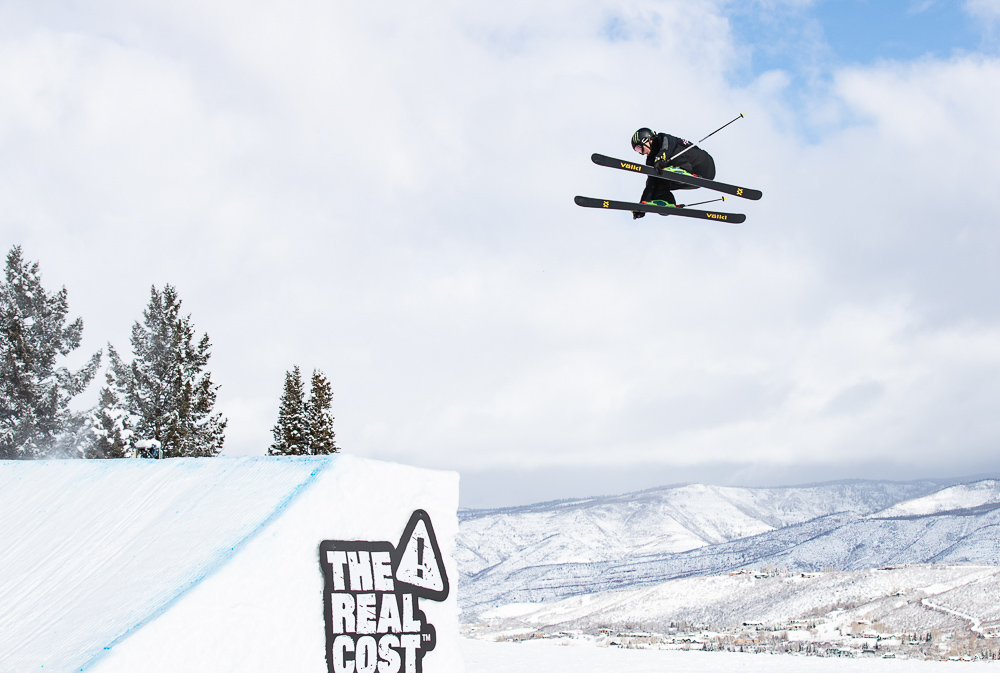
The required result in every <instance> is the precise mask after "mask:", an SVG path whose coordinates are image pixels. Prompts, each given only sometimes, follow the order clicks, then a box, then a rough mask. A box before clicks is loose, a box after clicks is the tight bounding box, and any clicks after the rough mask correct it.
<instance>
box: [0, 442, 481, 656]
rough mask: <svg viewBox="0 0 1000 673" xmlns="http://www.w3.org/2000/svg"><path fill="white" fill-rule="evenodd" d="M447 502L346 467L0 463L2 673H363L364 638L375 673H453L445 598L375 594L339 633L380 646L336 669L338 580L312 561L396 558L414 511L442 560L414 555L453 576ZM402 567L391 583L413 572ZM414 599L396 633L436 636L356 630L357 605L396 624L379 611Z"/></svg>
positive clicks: (431, 492) (430, 491)
mask: <svg viewBox="0 0 1000 673" xmlns="http://www.w3.org/2000/svg"><path fill="white" fill-rule="evenodd" d="M457 505H458V476H457V475H456V474H454V473H443V472H435V471H430V470H422V469H416V468H410V467H405V466H401V465H395V464H391V463H381V462H377V461H370V460H364V459H359V458H353V457H349V456H332V457H323V458H295V459H289V458H212V459H204V458H201V459H174V460H163V461H140V460H119V461H111V460H108V461H38V462H27V461H26V462H21V461H16V462H0V511H2V512H3V517H2V518H0V542H2V545H0V671H27V670H44V671H80V670H88V671H96V672H99V673H110V672H116V671H135V670H143V671H147V672H156V671H178V670H183V671H213V672H214V671H220V670H240V671H248V672H249V671H277V670H289V671H291V670H294V671H303V672H309V671H315V672H317V673H323V672H325V671H328V670H329V668H328V667H329V666H331V665H333V663H336V664H337V665H338V666H340V667H341V669H342V671H346V672H347V673H367V669H368V668H370V667H371V666H372V664H373V663H376V662H377V661H378V657H377V655H378V651H377V649H375V648H374V646H373V647H368V644H369V642H368V639H369V638H370V639H371V640H372V642H375V639H377V638H378V639H382V638H385V636H388V638H387V644H385V645H384V648H388V649H384V648H383V650H382V652H383V654H388V655H389V656H388V657H384V658H383V660H382V661H383V670H391V669H392V667H393V666H394V665H395V666H398V667H399V668H400V673H405V670H406V669H408V668H410V667H411V666H413V667H414V669H415V670H416V671H420V670H421V669H423V671H424V672H425V673H435V672H436V671H449V672H450V671H460V670H461V659H460V655H459V653H458V644H457V636H458V616H457V607H456V602H455V595H454V590H452V591H451V592H449V593H447V595H445V592H441V591H437V592H436V593H435V592H433V591H431V593H426V591H425V592H424V593H421V591H422V588H421V587H420V586H417V587H412V586H409V585H407V584H405V583H397V584H398V586H396V587H395V590H396V592H397V594H399V596H398V597H394V598H393V599H392V600H391V601H390V600H388V599H387V597H388V596H396V594H388V593H376V592H374V591H372V590H371V589H370V588H369V589H368V590H369V591H370V592H371V593H373V594H375V597H376V599H377V600H376V599H365V598H362V599H360V600H359V601H358V603H359V605H358V610H359V612H358V619H357V620H355V621H352V622H351V623H350V624H347V623H346V622H344V621H343V620H342V621H341V623H340V629H341V631H344V629H345V626H350V627H352V628H354V630H357V629H358V628H362V629H364V628H365V627H366V624H369V623H370V624H372V631H375V629H376V628H378V627H382V628H383V630H384V631H388V633H375V632H373V633H372V634H371V636H358V635H356V634H355V635H352V636H351V638H353V639H354V641H359V642H360V647H359V648H358V651H357V652H354V651H353V650H354V648H353V645H352V643H353V642H354V641H352V642H351V643H346V644H345V643H341V644H340V649H339V653H338V655H337V657H335V659H336V661H328V658H329V655H330V650H329V647H328V645H329V643H330V641H331V635H330V634H329V633H328V629H329V628H330V624H329V621H330V620H329V614H328V613H327V614H325V610H324V601H326V602H327V603H329V594H330V591H331V590H332V573H333V572H334V571H333V570H332V566H331V565H330V563H328V562H327V563H326V564H325V565H323V564H322V561H325V560H326V559H321V554H320V546H321V544H324V543H327V544H328V546H329V545H331V544H332V545H336V544H338V541H362V542H366V543H367V542H371V543H378V544H383V543H387V544H389V547H386V548H387V549H391V548H393V545H396V546H398V544H400V543H403V542H404V540H402V539H401V535H402V534H403V533H404V532H405V531H404V528H405V527H407V525H408V522H410V520H411V517H413V516H414V512H415V511H422V512H424V514H423V515H422V516H423V517H424V519H425V520H426V521H427V522H432V523H429V525H427V526H424V525H421V526H419V527H418V528H419V531H418V533H419V535H422V536H424V537H427V535H428V534H429V535H431V536H433V537H434V538H435V539H434V543H435V545H434V548H433V549H432V548H431V546H430V545H429V544H428V545H425V544H424V540H423V539H420V540H417V539H414V540H412V541H411V542H412V544H411V547H413V548H414V549H417V548H418V547H419V551H420V561H421V562H422V563H424V564H425V566H422V567H426V568H427V569H428V573H426V575H427V576H430V575H433V574H434V573H437V574H438V575H441V574H443V575H444V576H445V577H446V578H455V577H456V576H457V573H456V570H455V568H454V565H453V562H452V551H453V546H454V538H455V534H456V532H457V526H458V523H457V517H456V511H457ZM428 528H429V529H430V531H428ZM421 531H422V532H421ZM331 541H332V542H331ZM417 543H419V545H418V544H417ZM402 551H403V550H400V554H402ZM411 557H412V554H411ZM358 558H362V559H365V560H366V562H367V563H369V564H370V565H369V568H370V567H372V566H371V563H372V561H371V557H365V556H361V557H359V556H355V557H354V560H357V559H358ZM399 559H400V555H394V556H393V557H392V561H393V564H394V565H393V567H392V569H393V570H395V565H398V564H399V563H402V564H403V565H405V564H406V563H409V564H410V566H413V563H415V560H413V559H412V558H411V560H410V561H406V560H405V559H404V560H402V561H400V560H399ZM387 563H388V561H387ZM438 563H439V565H435V564H438ZM374 567H375V569H376V572H377V571H378V570H379V568H380V566H378V565H377V564H376V565H374ZM388 567H389V566H385V568H382V569H383V570H385V572H386V573H387V572H389V570H386V568H388ZM432 569H433V570H432ZM342 570H343V573H345V574H346V573H347V572H348V570H351V571H352V572H353V571H354V570H356V568H355V566H352V567H351V568H350V569H348V568H347V566H346V565H345V566H344V567H343V569H342ZM408 572H410V573H411V574H412V575H414V577H416V575H417V574H420V575H424V574H425V573H423V572H422V571H421V570H419V569H417V570H414V569H413V567H411V568H410V570H409V571H408ZM383 574H385V573H383ZM348 577H349V579H351V578H353V575H348ZM440 579H441V578H437V579H436V580H435V581H437V582H438V584H440ZM414 581H415V582H417V583H418V584H419V583H420V582H421V580H420V579H416V580H414ZM385 582H388V583H389V584H390V585H391V583H392V579H391V577H386V578H383V584H384V583H385ZM407 587H409V589H407ZM389 588H392V587H387V586H382V587H380V589H382V590H383V591H385V590H388V589H389ZM347 589H351V587H347ZM406 591H409V592H410V593H409V594H406V595H410V596H411V598H409V599H408V600H409V601H410V605H409V606H408V607H410V610H411V612H410V613H409V614H406V615H401V616H399V617H398V618H397V620H402V619H408V620H410V623H413V622H414V620H416V621H417V622H418V623H421V622H422V628H423V630H424V631H425V632H426V631H427V630H428V629H429V630H431V631H432V632H436V641H432V642H424V643H420V644H418V645H414V644H413V643H412V642H411V643H410V649H409V650H408V651H406V650H404V649H403V648H402V647H395V648H394V647H392V646H393V645H394V644H395V643H396V642H399V639H400V638H401V637H402V636H403V635H405V634H399V635H397V634H396V631H397V630H398V627H394V622H393V620H392V619H391V617H392V615H391V614H390V615H389V616H390V619H387V620H383V623H381V624H380V623H378V621H377V620H375V621H365V620H364V619H363V617H364V616H365V614H366V613H365V609H366V608H365V607H364V601H365V600H371V601H372V602H373V603H377V605H378V606H380V607H382V608H383V609H384V610H388V611H389V612H392V606H388V605H386V603H387V602H391V603H393V604H398V605H399V606H403V599H402V595H403V594H404V593H405V592H406ZM427 591H430V590H429V589H428V590H427ZM413 592H416V593H415V594H414V593H413ZM324 594H327V595H326V596H325V595H324ZM366 595H367V594H365V596H366ZM420 595H424V596H428V595H431V596H433V597H434V598H437V599H441V598H442V596H443V600H429V599H427V598H418V597H417V596H420ZM397 599H398V600H397ZM351 600H354V599H353V598H352V599H351ZM352 605H354V603H352ZM341 607H343V606H341ZM421 610H422V611H423V614H420V612H419V611H421ZM377 616H378V615H377V614H376V615H375V617H377ZM420 618H422V619H420ZM428 625H432V628H431V627H429V626H428ZM393 636H395V638H396V639H395V640H393ZM411 640H412V639H411ZM425 640H428V639H425ZM379 642H380V644H381V641H379ZM419 645H423V646H424V647H425V648H426V649H425V650H419V649H415V648H418V647H419ZM428 645H431V646H433V649H432V650H430V649H429V648H428V647H427V646H428ZM389 649H391V650H393V652H395V653H396V654H397V655H399V656H398V657H396V659H394V658H393V656H392V654H393V652H389ZM373 655H374V658H373ZM407 655H409V657H407ZM386 658H387V659H389V661H388V662H386V661H385V659H386ZM397 659H398V661H397ZM348 669H350V670H349V671H348ZM373 670H374V669H373ZM409 673H414V671H413V670H410V671H409Z"/></svg>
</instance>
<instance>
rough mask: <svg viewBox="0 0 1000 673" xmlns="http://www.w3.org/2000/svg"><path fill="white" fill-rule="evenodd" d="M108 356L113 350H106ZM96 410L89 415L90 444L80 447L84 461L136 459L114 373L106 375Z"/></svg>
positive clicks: (130, 426) (111, 370)
mask: <svg viewBox="0 0 1000 673" xmlns="http://www.w3.org/2000/svg"><path fill="white" fill-rule="evenodd" d="M108 350H109V352H113V349H112V348H111V347H110V345H109V347H108ZM105 379H106V382H105V384H104V386H103V387H102V388H101V393H100V397H99V399H98V402H97V407H96V408H95V409H94V410H93V411H92V412H91V415H90V419H89V421H90V424H89V425H90V433H91V440H90V442H88V443H86V444H85V445H84V446H83V450H82V451H81V453H82V454H83V457H84V458H127V457H130V456H133V455H135V447H134V446H133V444H132V435H133V432H132V419H131V418H130V417H129V413H128V410H127V409H126V408H125V404H124V402H123V400H122V398H121V395H120V394H119V392H118V382H117V380H116V378H115V372H114V369H113V368H111V367H109V368H108V369H107V372H106V373H105Z"/></svg>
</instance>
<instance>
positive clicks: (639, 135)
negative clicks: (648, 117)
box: [632, 126, 656, 149]
mask: <svg viewBox="0 0 1000 673" xmlns="http://www.w3.org/2000/svg"><path fill="white" fill-rule="evenodd" d="M655 135H656V134H655V133H653V132H652V131H650V130H649V129H647V128H646V127H645V126H643V127H642V128H641V129H639V130H638V131H636V132H635V133H633V134H632V149H635V148H636V147H638V146H639V145H641V144H643V143H644V142H646V141H647V140H652V139H653V136H655Z"/></svg>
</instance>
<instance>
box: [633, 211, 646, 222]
mask: <svg viewBox="0 0 1000 673" xmlns="http://www.w3.org/2000/svg"><path fill="white" fill-rule="evenodd" d="M640 217H646V213H645V212H644V211H642V210H633V211H632V219H633V220H638V219H639V218H640Z"/></svg>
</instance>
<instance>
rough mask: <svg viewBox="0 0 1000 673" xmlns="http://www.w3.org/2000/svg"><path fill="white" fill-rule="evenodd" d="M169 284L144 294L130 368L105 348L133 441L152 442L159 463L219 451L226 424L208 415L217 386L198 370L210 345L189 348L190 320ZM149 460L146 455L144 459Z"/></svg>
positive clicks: (191, 343)
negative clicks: (146, 297) (159, 454)
mask: <svg viewBox="0 0 1000 673" xmlns="http://www.w3.org/2000/svg"><path fill="white" fill-rule="evenodd" d="M180 310H181V300H180V299H179V298H178V296H177V290H175V289H174V288H173V286H171V285H170V284H167V285H165V286H164V288H163V291H162V292H159V291H157V289H156V287H155V286H154V287H152V288H151V290H150V298H149V305H148V306H147V307H146V309H145V310H144V311H143V312H142V317H143V321H142V323H139V322H138V321H136V323H135V324H134V325H133V326H132V339H131V341H132V354H133V360H132V362H131V364H127V363H125V362H124V361H123V360H122V359H121V358H120V357H119V356H118V354H117V353H116V352H115V351H114V349H112V348H109V349H108V350H109V355H110V358H111V366H112V369H113V370H114V373H115V377H116V378H117V386H118V390H119V392H120V393H121V395H122V398H123V399H124V401H125V404H126V408H127V410H128V411H129V413H131V414H132V415H134V416H135V417H136V422H135V428H134V432H135V434H134V439H135V440H136V441H137V443H138V441H139V440H156V441H157V442H159V443H160V445H161V446H162V449H163V456H164V457H165V458H174V457H180V456H214V455H216V454H218V453H219V451H221V450H222V443H223V441H224V439H225V429H226V420H225V419H224V418H222V414H213V413H212V412H213V409H214V407H215V395H216V391H217V390H218V389H219V386H217V385H213V384H212V376H211V374H210V373H209V372H207V371H204V369H205V366H206V365H207V364H208V359H209V357H210V355H211V354H210V352H209V349H210V348H211V343H210V342H209V339H208V335H207V334H204V335H202V337H201V339H200V340H199V341H198V342H197V343H195V340H194V327H193V326H192V325H191V316H190V315H188V316H186V317H183V318H182V317H181V316H180ZM148 457H152V455H150V456H148Z"/></svg>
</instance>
